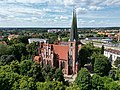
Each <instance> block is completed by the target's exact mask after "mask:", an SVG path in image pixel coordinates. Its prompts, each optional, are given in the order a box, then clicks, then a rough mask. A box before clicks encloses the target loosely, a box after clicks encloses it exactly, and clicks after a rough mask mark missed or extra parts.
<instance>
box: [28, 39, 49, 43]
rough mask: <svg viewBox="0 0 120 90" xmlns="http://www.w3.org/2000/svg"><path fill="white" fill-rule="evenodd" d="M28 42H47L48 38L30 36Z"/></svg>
mask: <svg viewBox="0 0 120 90" xmlns="http://www.w3.org/2000/svg"><path fill="white" fill-rule="evenodd" d="M28 42H29V44H30V43H33V42H40V43H42V42H43V43H47V42H48V40H47V39H40V38H29V39H28Z"/></svg>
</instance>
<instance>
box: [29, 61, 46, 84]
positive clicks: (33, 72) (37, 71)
mask: <svg viewBox="0 0 120 90" xmlns="http://www.w3.org/2000/svg"><path fill="white" fill-rule="evenodd" d="M28 76H29V77H32V78H33V79H34V80H35V81H36V82H38V81H40V82H44V81H45V79H44V76H43V75H42V72H41V67H40V65H39V64H37V63H34V64H32V66H31V69H30V71H28Z"/></svg>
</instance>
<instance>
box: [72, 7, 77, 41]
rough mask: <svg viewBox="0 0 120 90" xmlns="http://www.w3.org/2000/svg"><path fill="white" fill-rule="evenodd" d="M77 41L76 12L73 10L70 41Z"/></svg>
mask: <svg viewBox="0 0 120 90" xmlns="http://www.w3.org/2000/svg"><path fill="white" fill-rule="evenodd" d="M74 40H76V41H77V40H78V35H77V18H76V10H75V9H73V17H72V26H71V31H70V41H74Z"/></svg>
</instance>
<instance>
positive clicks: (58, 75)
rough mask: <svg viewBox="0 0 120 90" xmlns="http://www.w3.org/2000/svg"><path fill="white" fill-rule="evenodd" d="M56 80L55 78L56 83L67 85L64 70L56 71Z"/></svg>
mask: <svg viewBox="0 0 120 90" xmlns="http://www.w3.org/2000/svg"><path fill="white" fill-rule="evenodd" d="M54 78H55V80H56V81H60V82H63V83H65V79H64V76H63V72H62V70H61V69H59V68H58V69H56V71H55V75H54Z"/></svg>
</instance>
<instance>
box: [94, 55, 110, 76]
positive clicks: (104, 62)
mask: <svg viewBox="0 0 120 90" xmlns="http://www.w3.org/2000/svg"><path fill="white" fill-rule="evenodd" d="M110 69H111V64H110V62H109V60H108V58H107V57H105V56H104V55H101V54H100V55H97V56H96V57H95V63H94V71H95V73H97V74H98V75H100V76H104V75H108V72H109V71H110Z"/></svg>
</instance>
